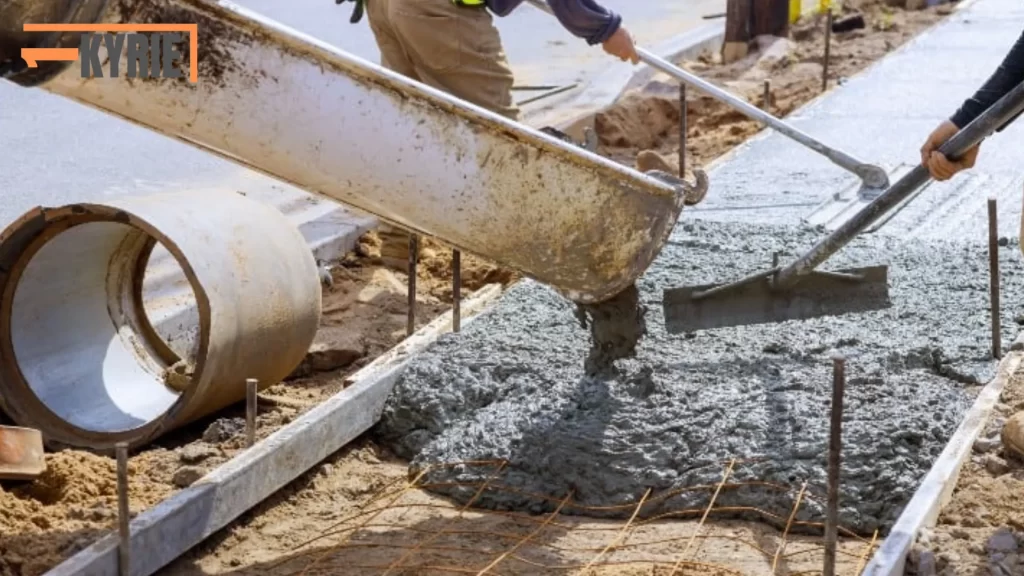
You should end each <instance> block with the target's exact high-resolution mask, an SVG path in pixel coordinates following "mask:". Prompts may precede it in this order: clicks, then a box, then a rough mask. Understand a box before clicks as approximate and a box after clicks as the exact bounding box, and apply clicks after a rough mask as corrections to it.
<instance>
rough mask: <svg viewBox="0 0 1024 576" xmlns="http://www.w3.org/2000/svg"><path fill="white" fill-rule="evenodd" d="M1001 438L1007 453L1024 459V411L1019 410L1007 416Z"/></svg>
mask: <svg viewBox="0 0 1024 576" xmlns="http://www.w3.org/2000/svg"><path fill="white" fill-rule="evenodd" d="M1000 439H1001V440H1002V442H1003V450H1004V452H1006V453H1007V455H1009V456H1011V457H1013V458H1015V459H1018V460H1024V412H1017V413H1016V414H1014V415H1013V416H1010V417H1009V418H1007V420H1006V424H1004V425H1003V430H1002V432H1001V433H1000Z"/></svg>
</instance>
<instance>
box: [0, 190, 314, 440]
mask: <svg viewBox="0 0 1024 576" xmlns="http://www.w3.org/2000/svg"><path fill="white" fill-rule="evenodd" d="M158 245H159V246H161V247H162V248H164V249H166V251H167V252H168V253H169V254H170V256H171V257H173V259H174V261H175V262H176V263H177V265H178V266H179V267H180V268H181V270H182V271H183V273H184V276H185V278H187V282H188V285H189V287H190V288H191V291H192V293H193V295H194V298H195V302H196V309H197V311H198V315H197V317H198V326H197V334H196V337H195V339H194V340H193V341H192V342H193V345H192V346H190V348H191V349H190V350H189V351H188V354H185V355H184V357H182V356H183V355H182V354H178V353H176V352H174V351H173V350H172V348H171V346H169V345H168V343H167V342H165V341H164V340H163V339H162V338H161V337H160V336H159V335H158V332H157V330H155V329H154V326H153V323H152V321H151V316H152V315H153V314H154V313H156V312H158V311H159V308H161V307H162V306H174V305H176V304H177V303H175V302H159V301H156V302H144V299H143V281H144V278H145V273H146V268H147V264H148V261H149V259H150V255H151V254H152V253H153V251H154V248H155V247H157V246H158ZM0 271H2V272H3V274H2V276H0V406H2V408H3V409H4V410H5V411H6V412H7V413H8V414H9V415H10V416H11V418H13V419H14V420H15V421H16V422H17V423H18V424H20V425H22V426H28V427H32V428H38V429H39V430H41V431H42V432H43V435H44V436H45V437H46V439H47V441H48V442H55V443H58V444H63V445H71V446H81V447H88V448H93V449H109V448H111V447H112V446H113V445H114V444H115V443H116V442H120V441H127V442H129V443H131V444H132V445H135V446H137V445H141V444H144V443H147V442H149V441H151V440H153V439H154V438H156V437H157V436H159V435H161V434H163V433H165V432H167V431H169V430H171V429H174V428H176V427H178V426H181V425H183V424H186V423H188V422H191V421H194V420H196V419H197V418H201V417H203V416H205V415H208V414H210V413H212V412H214V411H216V410H218V409H220V408H223V407H225V406H228V405H230V404H233V403H235V402H238V401H239V400H242V399H243V398H245V394H246V389H245V380H246V378H257V379H259V381H260V384H261V386H263V387H266V386H269V385H272V384H275V383H277V382H279V381H280V380H281V379H283V378H285V377H286V376H287V375H288V374H289V373H290V372H291V371H292V370H294V369H295V367H296V366H298V365H299V363H300V362H301V361H302V359H303V357H304V355H305V353H306V351H307V350H308V349H309V346H310V345H311V344H312V342H313V337H314V336H315V334H316V331H317V327H318V325H319V321H320V281H319V278H318V275H317V268H316V263H315V262H314V260H313V256H312V254H311V252H310V250H309V248H308V247H307V246H306V242H305V240H304V239H303V237H302V235H301V234H300V233H299V231H298V230H297V229H296V228H295V227H294V226H293V225H292V224H291V223H290V222H289V221H288V220H287V219H286V218H285V216H284V215H283V214H281V213H280V212H278V211H277V210H275V209H274V208H272V207H270V206H267V205H264V204H262V203H259V202H255V201H253V200H249V199H247V198H245V197H244V196H242V195H240V194H235V193H232V192H222V193H210V192H202V193H197V192H185V193H172V194H159V195H153V196H144V197H131V198H124V199H119V200H113V201H110V202H106V203H104V204H73V205H69V206H64V207H61V208H37V209H35V210H32V211H30V212H28V213H26V214H25V215H24V216H22V217H21V218H20V219H18V220H17V221H15V222H14V223H13V224H11V225H10V226H9V227H8V228H7V229H6V230H5V231H4V233H3V235H2V236H0ZM147 312H148V313H147Z"/></svg>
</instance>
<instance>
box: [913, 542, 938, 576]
mask: <svg viewBox="0 0 1024 576" xmlns="http://www.w3.org/2000/svg"><path fill="white" fill-rule="evenodd" d="M916 566H918V576H936V574H937V573H938V562H937V560H936V558H935V552H933V551H932V550H930V549H928V548H921V549H920V550H919V552H918V562H916Z"/></svg>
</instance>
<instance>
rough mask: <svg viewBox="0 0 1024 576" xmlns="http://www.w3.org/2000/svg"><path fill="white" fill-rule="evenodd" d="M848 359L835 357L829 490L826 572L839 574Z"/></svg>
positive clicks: (829, 455)
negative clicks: (844, 399) (841, 487)
mask: <svg viewBox="0 0 1024 576" xmlns="http://www.w3.org/2000/svg"><path fill="white" fill-rule="evenodd" d="M845 389H846V359H845V358H844V357H842V356H840V355H836V356H835V357H833V359H832V414H831V418H830V427H829V436H828V494H827V503H826V506H825V565H824V570H823V575H822V576H835V573H836V543H837V541H838V539H839V465H840V455H841V450H842V431H843V394H844V392H845Z"/></svg>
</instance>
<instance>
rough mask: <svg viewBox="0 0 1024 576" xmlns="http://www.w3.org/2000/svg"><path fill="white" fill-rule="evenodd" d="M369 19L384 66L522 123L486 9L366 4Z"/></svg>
mask: <svg viewBox="0 0 1024 576" xmlns="http://www.w3.org/2000/svg"><path fill="white" fill-rule="evenodd" d="M366 17H367V19H368V20H369V21H370V28H371V29H372V30H373V35H374V36H375V37H376V39H377V47H378V48H379V49H380V54H381V65H382V66H384V67H385V68H388V69H390V70H393V71H395V72H398V73H399V74H402V75H404V76H407V77H409V78H411V79H413V80H416V81H419V82H422V83H424V84H426V85H428V86H431V87H433V88H437V89H438V90H442V91H444V92H447V93H449V94H451V95H452V96H455V97H456V98H459V99H460V100H465V101H467V102H471V103H473V104H476V105H477V106H480V107H482V108H486V109H488V110H490V111H492V112H494V113H496V114H501V115H502V116H505V117H506V118H510V119H512V120H518V119H519V109H518V108H517V107H516V105H515V104H514V103H513V101H512V83H513V77H512V69H511V68H510V67H509V65H508V59H507V58H506V57H505V50H504V49H503V48H502V46H501V37H500V36H499V34H498V29H497V28H496V27H495V26H494V22H493V21H492V17H491V13H490V12H488V11H487V9H486V8H483V7H475V6H474V7H470V6H456V5H455V4H452V2H451V0H366Z"/></svg>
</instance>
